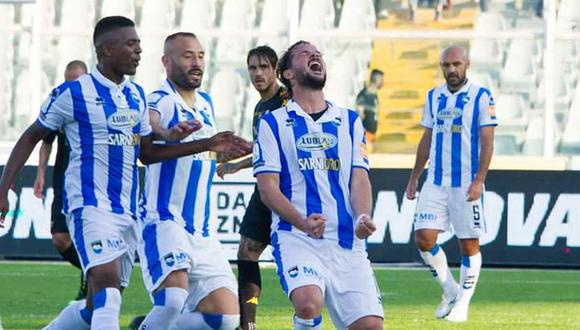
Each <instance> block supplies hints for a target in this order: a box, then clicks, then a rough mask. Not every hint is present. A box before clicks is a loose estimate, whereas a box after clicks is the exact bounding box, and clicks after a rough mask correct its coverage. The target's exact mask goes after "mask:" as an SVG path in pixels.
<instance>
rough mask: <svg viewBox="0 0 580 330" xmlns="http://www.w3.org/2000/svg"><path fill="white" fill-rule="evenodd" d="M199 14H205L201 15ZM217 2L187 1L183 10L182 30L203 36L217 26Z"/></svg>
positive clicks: (210, 0) (184, 2) (204, 0)
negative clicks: (203, 33)
mask: <svg viewBox="0 0 580 330" xmlns="http://www.w3.org/2000/svg"><path fill="white" fill-rule="evenodd" d="M199 13H204V14H203V15H200V14H199ZM215 18H216V2H215V1H214V0H185V1H183V7H182V9H181V20H180V26H181V30H183V31H189V32H193V33H198V34H201V31H204V30H208V29H211V28H213V27H214V26H215Z"/></svg>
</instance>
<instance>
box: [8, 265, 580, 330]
mask: <svg viewBox="0 0 580 330" xmlns="http://www.w3.org/2000/svg"><path fill="white" fill-rule="evenodd" d="M375 274H376V277H377V280H378V282H379V286H380V288H381V290H382V295H383V299H384V307H385V314H386V320H385V328H389V329H494V330H495V329H580V271H538V270H493V269H484V271H483V273H482V274H481V277H480V281H479V283H478V286H477V291H476V293H475V296H474V298H473V301H472V304H471V309H470V319H469V322H467V323H465V324H461V325H453V324H448V323H447V322H445V321H439V320H436V319H434V317H433V311H434V309H435V307H436V305H437V304H438V302H439V295H440V292H439V289H438V287H437V286H436V284H435V283H434V282H433V280H432V279H431V278H430V274H429V272H428V271H427V270H425V269H381V268H379V269H376V272H375ZM455 275H457V273H455ZM262 277H263V282H264V283H263V286H264V293H263V297H262V300H261V304H260V307H259V310H258V326H259V328H260V329H264V330H265V329H291V328H292V323H291V315H292V309H291V308H290V303H289V302H288V300H287V299H286V297H285V296H284V295H283V294H282V290H281V289H280V286H279V283H278V278H277V277H276V274H275V271H274V269H264V270H263V273H262ZM78 280H79V275H78V272H77V271H76V270H75V269H73V268H72V267H71V266H68V265H65V264H60V263H58V264H56V263H55V264H45V263H43V264H39V263H0V315H1V317H2V321H3V324H4V328H5V329H40V328H41V327H43V326H44V325H46V324H47V323H48V322H49V321H50V320H51V319H52V318H54V317H55V316H56V315H57V314H58V312H59V311H60V310H61V309H62V307H63V306H65V305H66V304H67V302H68V301H69V300H70V299H71V298H72V297H74V295H75V294H76V289H77V286H78ZM131 281H132V282H131V286H130V287H129V289H127V290H126V291H125V292H124V294H123V309H122V311H121V324H122V326H123V328H124V329H126V327H127V324H128V323H129V322H130V321H131V319H132V318H133V317H134V316H136V315H139V314H144V313H146V312H147V311H148V309H149V308H150V302H149V299H148V297H147V295H146V293H145V289H144V288H143V284H142V282H141V271H140V270H139V269H135V271H134V272H133V277H132V280H131ZM324 329H333V326H332V323H331V321H330V320H329V318H328V317H327V316H326V314H325V315H324Z"/></svg>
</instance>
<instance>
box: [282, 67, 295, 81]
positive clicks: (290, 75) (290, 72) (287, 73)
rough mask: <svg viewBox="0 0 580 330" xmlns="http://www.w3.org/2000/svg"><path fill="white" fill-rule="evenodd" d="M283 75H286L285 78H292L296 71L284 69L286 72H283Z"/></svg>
mask: <svg viewBox="0 0 580 330" xmlns="http://www.w3.org/2000/svg"><path fill="white" fill-rule="evenodd" d="M282 77H284V79H286V80H290V79H292V78H293V77H294V73H293V72H292V71H290V70H288V69H286V70H284V72H282Z"/></svg>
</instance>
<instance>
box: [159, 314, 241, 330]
mask: <svg viewBox="0 0 580 330" xmlns="http://www.w3.org/2000/svg"><path fill="white" fill-rule="evenodd" d="M239 324H240V315H239V314H210V313H201V312H188V313H182V314H181V315H179V317H177V319H176V320H175V321H174V322H173V324H172V325H171V328H169V329H171V330H234V329H236V328H237V326H238V325H239Z"/></svg>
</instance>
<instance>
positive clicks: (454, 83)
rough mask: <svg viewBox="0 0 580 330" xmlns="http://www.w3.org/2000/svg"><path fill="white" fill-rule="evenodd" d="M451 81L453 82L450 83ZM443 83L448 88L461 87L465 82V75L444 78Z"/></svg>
mask: <svg viewBox="0 0 580 330" xmlns="http://www.w3.org/2000/svg"><path fill="white" fill-rule="evenodd" d="M451 79H453V80H454V81H451ZM445 82H446V83H447V85H448V86H450V87H459V86H461V85H463V83H464V82H465V74H463V75H461V74H457V75H452V76H447V77H445Z"/></svg>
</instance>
